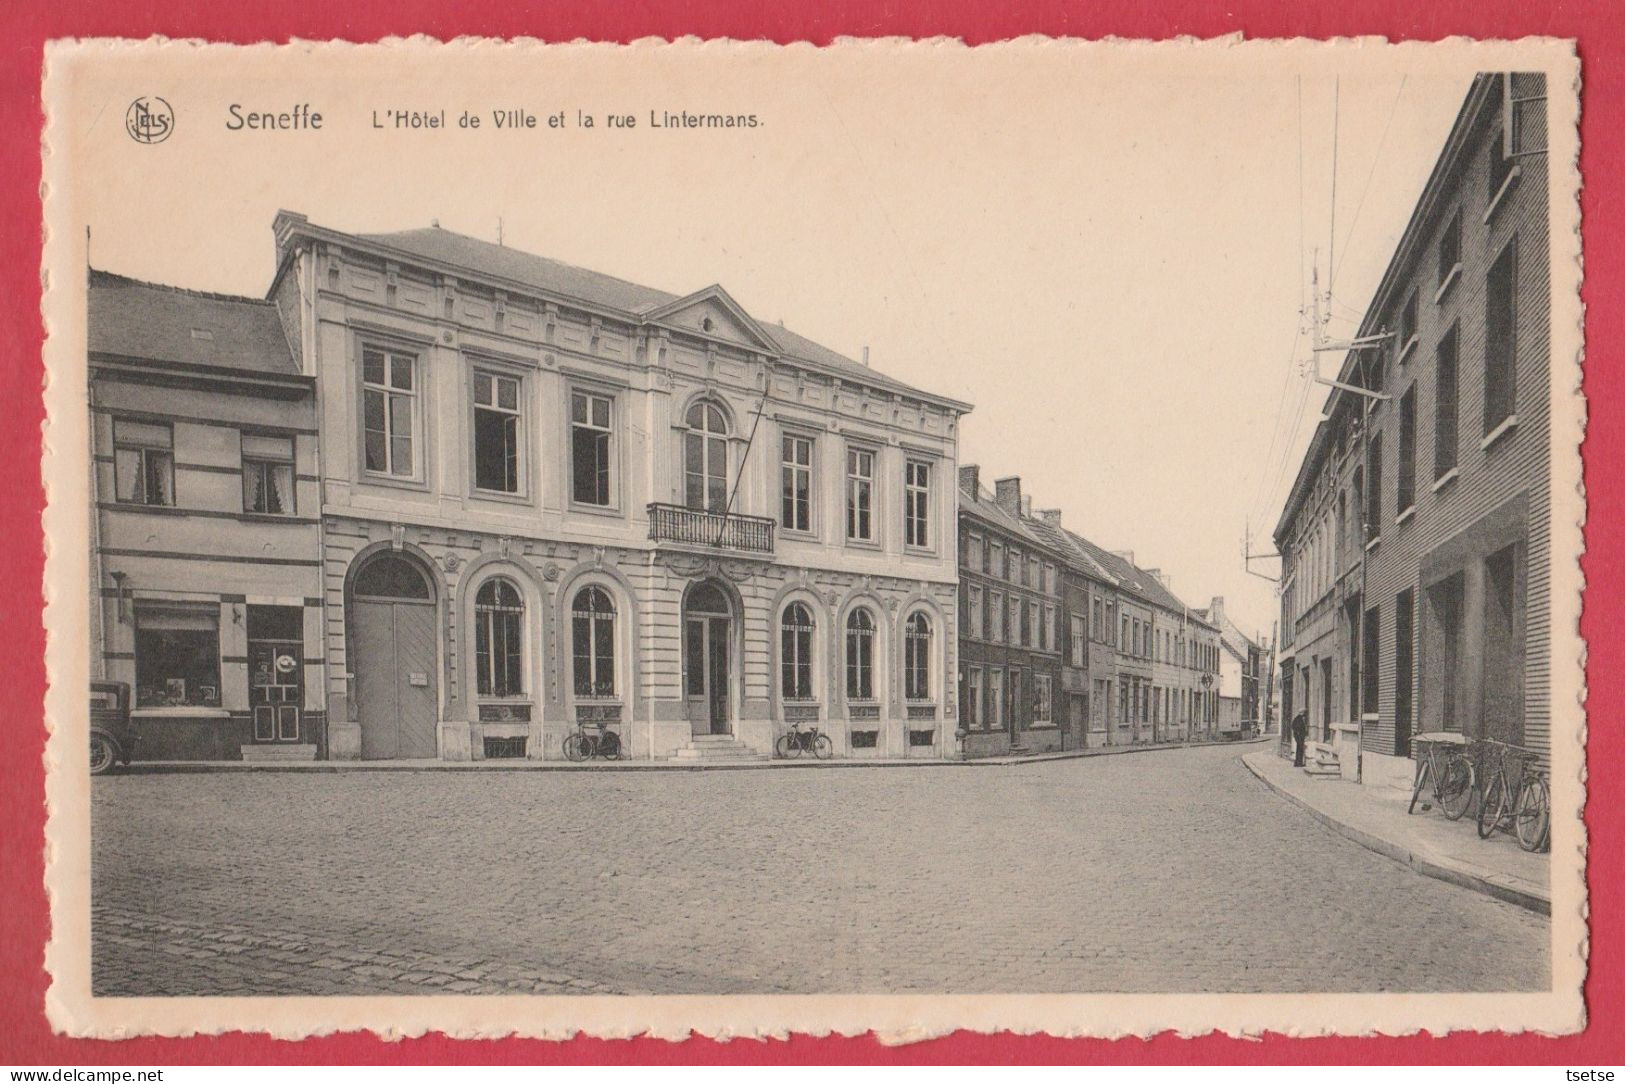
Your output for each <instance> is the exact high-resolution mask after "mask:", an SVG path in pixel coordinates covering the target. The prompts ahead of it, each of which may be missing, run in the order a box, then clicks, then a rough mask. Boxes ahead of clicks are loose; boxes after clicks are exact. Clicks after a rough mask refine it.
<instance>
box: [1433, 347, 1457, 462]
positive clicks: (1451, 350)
mask: <svg viewBox="0 0 1625 1084" xmlns="http://www.w3.org/2000/svg"><path fill="white" fill-rule="evenodd" d="M1456 350H1457V348H1456V326H1455V325H1454V324H1452V325H1451V327H1450V330H1449V331H1447V332H1445V333H1444V338H1442V339H1440V340H1439V360H1438V364H1437V365H1435V366H1434V373H1435V374H1436V375H1435V377H1434V379H1435V384H1434V402H1433V478H1434V480H1435V481H1437V480H1438V479H1440V478H1443V477H1444V476H1445V475H1446V474H1448V473H1449V472H1451V471H1453V470H1455V469H1456V445H1457V443H1458V441H1457V436H1456V413H1457V410H1456V360H1457V359H1456Z"/></svg>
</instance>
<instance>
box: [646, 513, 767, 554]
mask: <svg viewBox="0 0 1625 1084" xmlns="http://www.w3.org/2000/svg"><path fill="white" fill-rule="evenodd" d="M776 526H777V523H776V522H775V521H774V520H771V519H767V518H765V517H763V516H738V515H723V514H722V513H720V512H707V511H705V510H704V509H701V508H685V507H683V506H682V505H679V504H651V505H650V506H649V538H650V539H651V540H653V541H655V542H676V543H678V544H680V545H684V546H703V547H705V548H707V549H723V550H741V551H743V552H746V553H772V552H773V529H774V528H775V527H776Z"/></svg>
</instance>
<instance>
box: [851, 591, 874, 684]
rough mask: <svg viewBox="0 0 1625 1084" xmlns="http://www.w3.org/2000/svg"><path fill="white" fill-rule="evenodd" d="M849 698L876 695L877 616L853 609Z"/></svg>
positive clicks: (866, 611)
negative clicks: (875, 617)
mask: <svg viewBox="0 0 1625 1084" xmlns="http://www.w3.org/2000/svg"><path fill="white" fill-rule="evenodd" d="M846 698H847V699H848V700H873V699H874V698H875V619H874V618H873V617H871V616H870V615H869V611H868V610H863V609H858V610H853V611H852V613H851V616H849V617H848V618H847V619H846Z"/></svg>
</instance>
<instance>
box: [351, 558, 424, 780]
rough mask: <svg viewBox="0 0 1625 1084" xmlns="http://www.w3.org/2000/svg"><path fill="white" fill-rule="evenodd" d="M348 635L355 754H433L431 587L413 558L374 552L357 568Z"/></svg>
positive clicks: (388, 756)
mask: <svg viewBox="0 0 1625 1084" xmlns="http://www.w3.org/2000/svg"><path fill="white" fill-rule="evenodd" d="M349 631H350V667H351V669H352V670H353V671H354V673H355V692H354V696H355V705H356V718H357V720H358V721H359V723H360V725H361V756H362V757H363V758H364V759H367V760H393V759H415V758H432V757H435V756H438V755H439V749H438V746H437V743H436V740H435V729H436V726H437V725H438V723H439V716H440V712H439V707H438V704H439V701H438V698H437V697H436V694H435V688H436V682H435V666H436V663H435V659H436V651H435V642H436V636H435V602H434V589H433V586H432V585H431V582H430V580H429V577H428V574H427V573H426V572H425V571H424V570H423V569H422V568H421V567H420V566H419V565H418V563H417V561H415V560H413V559H412V558H410V557H408V556H406V555H404V554H400V553H379V554H376V555H375V556H373V557H370V558H368V559H367V560H366V562H365V563H364V564H363V565H362V566H361V567H360V568H359V569H357V570H356V573H355V576H354V577H353V578H352V580H351V583H350V607H349Z"/></svg>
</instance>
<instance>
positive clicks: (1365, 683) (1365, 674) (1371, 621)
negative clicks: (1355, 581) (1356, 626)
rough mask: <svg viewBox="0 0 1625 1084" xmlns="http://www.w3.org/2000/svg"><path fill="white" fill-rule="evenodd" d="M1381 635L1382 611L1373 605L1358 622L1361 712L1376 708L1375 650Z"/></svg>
mask: <svg viewBox="0 0 1625 1084" xmlns="http://www.w3.org/2000/svg"><path fill="white" fill-rule="evenodd" d="M1381 636H1382V613H1381V611H1380V610H1379V609H1378V608H1377V607H1376V606H1373V607H1371V608H1370V609H1369V610H1367V611H1366V612H1365V618H1364V619H1363V620H1362V621H1361V622H1360V712H1361V713H1362V714H1369V713H1374V712H1375V711H1376V710H1377V688H1378V680H1377V679H1378V670H1377V652H1378V651H1379V650H1380V644H1381Z"/></svg>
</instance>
